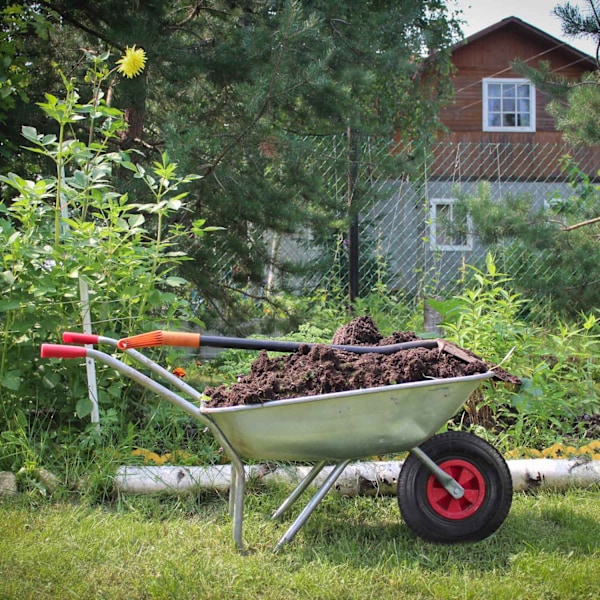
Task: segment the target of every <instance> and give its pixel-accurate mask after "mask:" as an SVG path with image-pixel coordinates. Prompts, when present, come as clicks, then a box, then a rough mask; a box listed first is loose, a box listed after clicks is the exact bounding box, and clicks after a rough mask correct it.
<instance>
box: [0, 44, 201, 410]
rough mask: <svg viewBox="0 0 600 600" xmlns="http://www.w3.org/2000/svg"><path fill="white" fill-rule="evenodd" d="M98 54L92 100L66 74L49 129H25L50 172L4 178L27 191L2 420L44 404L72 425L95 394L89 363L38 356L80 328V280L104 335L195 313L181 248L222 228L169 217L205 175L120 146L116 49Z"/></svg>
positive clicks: (1, 368)
mask: <svg viewBox="0 0 600 600" xmlns="http://www.w3.org/2000/svg"><path fill="white" fill-rule="evenodd" d="M88 58H89V59H90V60H91V61H92V63H91V67H90V69H89V70H88V72H87V74H86V75H85V80H86V83H87V84H90V85H91V89H92V97H91V98H90V99H89V101H87V102H84V103H82V102H80V97H79V91H78V85H77V81H75V80H71V79H69V78H67V77H65V76H64V75H63V76H62V81H63V83H64V97H62V98H59V97H57V96H55V95H52V94H46V96H45V101H44V102H41V103H40V104H39V107H40V109H41V110H42V112H43V113H44V115H45V116H46V117H47V119H48V120H49V127H48V129H49V131H50V133H43V132H39V131H37V130H36V129H35V128H33V127H24V128H23V132H22V133H23V136H24V137H25V139H26V140H27V141H28V142H29V148H28V150H29V151H31V152H34V153H37V154H39V155H41V156H42V157H43V159H44V160H46V161H47V164H50V165H52V170H51V172H50V173H49V174H48V175H46V176H44V177H43V178H38V179H36V180H33V179H27V178H26V176H21V175H17V174H15V173H10V174H9V175H7V176H3V177H1V178H0V181H1V182H2V184H3V186H4V187H5V191H6V189H9V188H12V189H13V190H14V192H16V195H15V197H14V198H13V199H12V200H11V201H10V202H9V203H8V204H0V256H1V261H2V262H1V266H0V289H1V299H0V327H1V332H2V333H1V335H2V338H1V340H0V390H1V395H0V408H1V410H0V422H7V420H8V419H9V418H10V417H11V415H13V414H14V413H16V412H19V411H21V410H25V411H27V410H28V409H29V408H31V407H33V406H36V407H38V409H39V406H40V405H43V408H44V410H45V411H52V412H53V413H57V414H62V416H63V419H62V421H63V422H68V421H69V419H70V418H71V417H72V416H73V414H74V412H75V407H76V403H77V400H78V399H81V398H82V397H85V395H86V385H85V381H84V376H85V373H84V371H83V370H81V369H80V367H79V365H72V364H68V361H66V362H65V363H61V362H58V361H56V362H48V361H44V363H41V362H40V361H39V360H38V355H39V346H40V344H41V343H42V342H43V341H48V340H56V341H58V339H59V335H60V333H61V331H63V330H65V329H73V328H74V329H80V328H81V318H80V311H81V308H82V306H81V303H80V300H79V282H81V281H84V282H86V283H87V285H88V287H89V309H90V313H91V319H92V321H93V323H94V327H95V331H96V333H99V334H104V335H115V334H116V335H118V334H119V333H121V332H129V331H130V330H133V329H137V328H141V327H143V328H146V327H153V326H154V325H155V324H161V325H163V324H164V323H166V322H169V321H173V320H180V319H185V320H188V321H191V320H194V319H195V317H193V315H192V311H191V310H190V308H189V302H188V295H189V289H188V286H187V282H186V281H185V280H184V279H182V278H181V277H179V276H174V274H173V271H174V270H175V269H177V268H178V267H180V266H181V264H182V263H183V262H184V261H185V260H187V257H186V255H185V254H184V253H183V252H181V251H178V250H177V249H176V248H175V246H176V245H177V247H180V246H181V245H182V242H184V243H185V246H186V247H188V248H189V247H190V246H194V245H196V244H198V243H199V242H198V240H200V239H201V238H202V236H203V235H204V234H205V232H206V231H207V230H209V229H211V228H209V227H206V226H205V223H204V221H202V220H196V221H194V222H193V223H192V224H191V225H190V226H188V227H187V228H186V229H184V228H183V227H181V226H179V225H171V224H170V223H171V220H172V219H173V218H174V217H175V216H176V215H178V214H180V213H181V212H183V211H185V210H186V207H185V198H186V195H187V192H186V191H185V190H183V188H184V187H185V186H186V185H188V184H191V183H192V182H193V181H194V180H196V179H197V178H198V177H197V176H195V175H185V176H181V175H179V174H178V172H177V165H176V164H175V163H173V162H172V161H170V159H169V157H168V155H167V154H166V153H165V154H163V155H162V156H161V157H160V160H158V161H156V162H155V163H154V164H153V166H152V168H150V169H148V170H146V169H143V168H142V167H141V166H139V165H138V164H136V156H135V155H134V154H132V153H128V152H124V151H115V150H113V149H112V148H113V147H116V144H114V142H115V141H116V140H117V139H118V138H119V136H120V135H121V134H122V132H123V130H124V127H125V121H124V118H123V113H122V112H121V111H119V110H117V109H115V108H113V107H111V106H109V105H108V103H107V102H106V99H105V97H104V93H103V87H106V86H108V85H110V82H111V78H112V77H115V76H116V73H115V70H113V71H109V70H108V69H107V68H106V66H105V62H106V60H107V59H108V55H103V56H94V55H88ZM121 168H124V169H126V170H129V171H131V172H133V173H134V177H135V178H138V179H140V180H141V181H142V182H143V183H144V184H145V186H146V187H147V188H148V189H149V190H150V192H151V198H152V201H151V202H144V203H136V202H132V201H131V199H130V198H129V197H128V195H127V194H126V193H120V192H119V191H118V190H117V189H115V187H114V186H113V183H112V182H113V181H114V178H115V174H116V173H117V171H118V170H119V169H121ZM74 367H75V368H74ZM99 379H100V387H101V392H100V398H99V400H100V403H101V405H102V403H103V402H104V403H107V402H108V400H109V399H111V398H112V399H113V401H114V400H115V399H119V398H121V393H122V387H123V385H125V384H123V383H122V382H121V381H120V380H119V379H118V378H115V376H114V375H113V374H111V373H109V372H108V371H101V372H100V376H99ZM71 398H72V399H73V400H69V399H71ZM79 407H80V409H83V407H85V403H80V404H79ZM80 412H81V410H80Z"/></svg>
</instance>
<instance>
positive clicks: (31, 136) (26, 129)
mask: <svg viewBox="0 0 600 600" xmlns="http://www.w3.org/2000/svg"><path fill="white" fill-rule="evenodd" d="M21 135H22V136H23V137H24V138H25V139H26V140H29V141H30V142H33V143H35V144H37V143H38V142H39V140H40V136H39V135H38V132H37V129H36V128H35V127H30V126H29V125H23V127H21Z"/></svg>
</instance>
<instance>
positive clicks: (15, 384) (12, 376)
mask: <svg viewBox="0 0 600 600" xmlns="http://www.w3.org/2000/svg"><path fill="white" fill-rule="evenodd" d="M0 385H2V387H5V388H7V389H9V390H13V391H14V392H16V391H17V390H18V389H19V388H20V387H21V371H19V370H17V369H13V370H12V371H8V372H6V373H5V374H4V376H3V377H2V379H1V380H0Z"/></svg>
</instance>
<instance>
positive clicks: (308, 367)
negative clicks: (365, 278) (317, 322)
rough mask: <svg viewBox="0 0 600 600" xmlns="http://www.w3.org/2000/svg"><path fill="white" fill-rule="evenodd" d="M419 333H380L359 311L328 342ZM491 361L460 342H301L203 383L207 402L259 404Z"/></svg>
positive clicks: (437, 374) (468, 370)
mask: <svg viewBox="0 0 600 600" xmlns="http://www.w3.org/2000/svg"><path fill="white" fill-rule="evenodd" d="M418 339H419V338H418V337H417V336H416V335H415V334H414V333H413V332H411V331H403V332H396V333H394V334H392V335H391V336H389V337H387V338H384V337H383V336H382V335H381V333H380V332H379V331H378V330H377V327H376V326H375V324H374V323H373V321H372V319H371V318H370V317H368V316H363V317H358V318H357V319H354V320H353V321H351V322H350V323H348V324H347V325H344V326H343V327H341V328H340V329H338V331H337V332H336V333H335V335H334V336H333V339H332V344H335V345H355V346H385V345H389V344H397V343H402V342H407V341H413V340H418ZM490 367H491V365H489V364H487V363H486V362H485V361H483V360H482V359H480V358H479V357H477V356H475V355H474V354H472V353H471V352H469V351H467V350H464V349H462V348H457V347H456V346H453V345H452V344H449V343H448V342H445V341H443V342H442V341H441V342H440V344H439V347H436V348H433V349H427V348H412V349H409V350H401V351H398V352H394V353H393V354H379V353H376V352H368V353H365V354H357V353H355V352H346V351H342V350H336V349H333V348H330V347H329V346H327V345H324V344H323V345H321V344H318V345H314V346H312V347H311V346H308V345H306V346H305V345H303V346H301V347H300V349H299V350H298V351H297V352H294V353H292V354H287V355H284V356H277V357H275V358H269V356H268V355H267V353H266V352H264V351H263V352H261V354H260V355H259V357H258V358H257V359H256V360H255V361H254V363H253V364H252V367H251V371H250V373H249V374H247V375H243V376H240V377H239V378H238V383H235V384H233V385H229V386H225V385H222V386H219V387H216V388H207V389H206V390H205V394H206V395H207V396H209V397H210V401H209V402H208V403H207V405H208V406H211V407H224V406H238V405H241V404H260V403H263V402H269V401H272V400H283V399H286V398H298V397H301V396H314V395H320V394H327V393H330V392H341V391H346V390H356V389H364V388H371V387H379V386H385V385H393V384H397V383H407V382H409V381H422V380H425V379H430V378H449V377H460V376H464V375H473V374H475V373H484V372H486V371H488V370H489V369H490ZM495 372H496V378H497V379H501V380H503V381H508V382H511V383H514V384H518V383H520V381H519V379H518V378H516V377H514V376H512V375H510V374H508V373H506V372H505V371H502V370H501V369H500V370H498V371H495Z"/></svg>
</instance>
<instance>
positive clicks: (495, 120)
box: [488, 113, 502, 127]
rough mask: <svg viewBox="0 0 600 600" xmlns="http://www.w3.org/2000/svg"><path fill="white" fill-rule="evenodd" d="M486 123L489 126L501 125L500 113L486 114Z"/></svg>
mask: <svg viewBox="0 0 600 600" xmlns="http://www.w3.org/2000/svg"><path fill="white" fill-rule="evenodd" d="M488 125H489V126H490V127H500V126H501V125H502V118H501V115H500V113H492V114H489V115H488Z"/></svg>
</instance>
